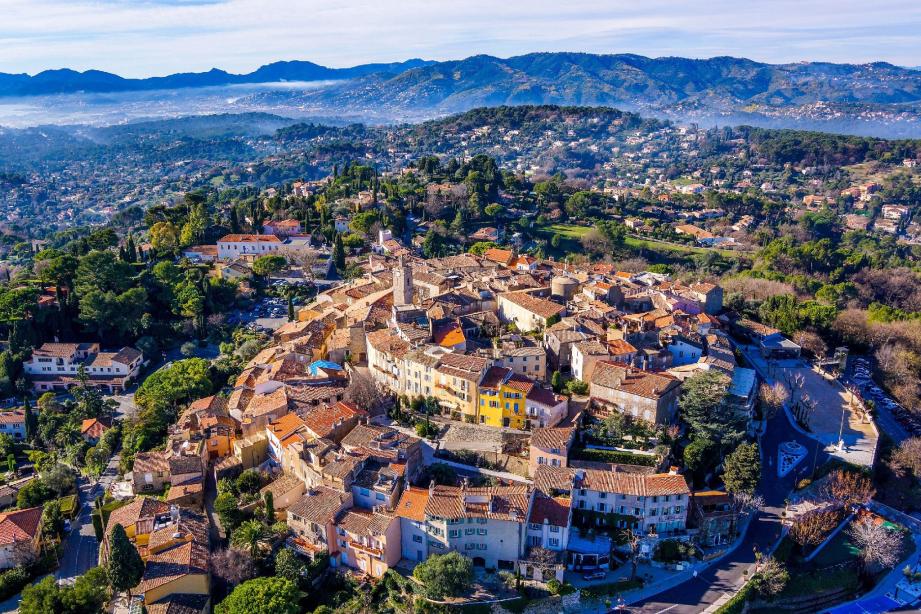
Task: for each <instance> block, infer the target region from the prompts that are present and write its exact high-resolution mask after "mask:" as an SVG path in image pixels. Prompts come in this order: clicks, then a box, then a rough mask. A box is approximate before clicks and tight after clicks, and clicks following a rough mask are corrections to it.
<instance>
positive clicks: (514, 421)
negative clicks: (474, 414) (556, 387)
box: [478, 367, 534, 429]
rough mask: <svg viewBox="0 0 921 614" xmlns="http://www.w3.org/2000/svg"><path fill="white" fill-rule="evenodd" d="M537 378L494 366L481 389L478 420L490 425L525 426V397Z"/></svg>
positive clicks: (484, 378)
mask: <svg viewBox="0 0 921 614" xmlns="http://www.w3.org/2000/svg"><path fill="white" fill-rule="evenodd" d="M533 387H534V382H533V381H532V380H530V379H528V378H526V377H525V376H523V375H519V374H518V373H515V372H514V371H512V370H511V369H506V368H504V367H491V368H490V369H489V371H487V372H486V375H484V376H483V380H482V381H481V382H480V386H479V390H480V394H479V401H478V409H479V422H480V424H485V425H487V426H496V427H511V428H513V429H523V428H524V427H525V424H526V423H527V421H528V415H527V408H526V406H525V398H526V397H527V395H528V392H529V391H530V390H531V388H533Z"/></svg>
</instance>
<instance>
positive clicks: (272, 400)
mask: <svg viewBox="0 0 921 614" xmlns="http://www.w3.org/2000/svg"><path fill="white" fill-rule="evenodd" d="M287 407H288V392H287V390H286V389H285V387H284V386H281V387H280V388H278V389H276V390H274V391H272V392H270V393H268V394H255V395H253V398H252V399H250V401H249V403H247V404H246V412H245V413H246V415H247V416H250V417H256V416H264V415H266V414H272V413H276V412H282V411H283V410H286V409H287Z"/></svg>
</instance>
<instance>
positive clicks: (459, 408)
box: [434, 353, 489, 420]
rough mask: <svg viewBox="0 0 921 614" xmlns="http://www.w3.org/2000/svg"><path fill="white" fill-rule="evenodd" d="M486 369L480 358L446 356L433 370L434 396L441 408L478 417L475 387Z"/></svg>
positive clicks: (455, 355) (485, 360)
mask: <svg viewBox="0 0 921 614" xmlns="http://www.w3.org/2000/svg"><path fill="white" fill-rule="evenodd" d="M488 367H489V361H488V360H487V359H485V358H481V357H479V356H467V355H464V354H453V353H451V354H445V355H443V356H442V357H441V360H440V361H439V364H438V367H436V368H435V387H434V393H435V394H434V396H435V398H436V399H438V403H439V405H441V407H442V408H444V409H447V410H450V411H452V412H458V413H460V414H462V415H463V416H465V417H467V416H469V417H470V419H473V420H475V419H476V416H477V413H478V412H477V409H478V407H477V383H478V382H479V381H480V380H481V379H482V377H483V374H484V373H485V372H486V370H487V368H488Z"/></svg>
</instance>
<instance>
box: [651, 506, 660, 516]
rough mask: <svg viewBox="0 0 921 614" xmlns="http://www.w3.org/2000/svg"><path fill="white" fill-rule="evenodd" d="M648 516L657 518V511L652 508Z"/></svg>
mask: <svg viewBox="0 0 921 614" xmlns="http://www.w3.org/2000/svg"><path fill="white" fill-rule="evenodd" d="M649 515H650V516H658V515H659V510H657V509H656V508H652V509H651V510H649Z"/></svg>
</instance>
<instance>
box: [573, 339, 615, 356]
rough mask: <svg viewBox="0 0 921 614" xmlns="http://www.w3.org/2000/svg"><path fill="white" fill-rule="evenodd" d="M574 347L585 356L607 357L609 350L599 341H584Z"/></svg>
mask: <svg viewBox="0 0 921 614" xmlns="http://www.w3.org/2000/svg"><path fill="white" fill-rule="evenodd" d="M573 347H575V348H577V349H578V350H579V351H580V352H582V355H583V356H607V355H608V348H607V347H605V346H604V345H602V344H601V343H599V342H598V341H594V340H592V341H582V342H579V343H576V344H575V345H574V346H573Z"/></svg>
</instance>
